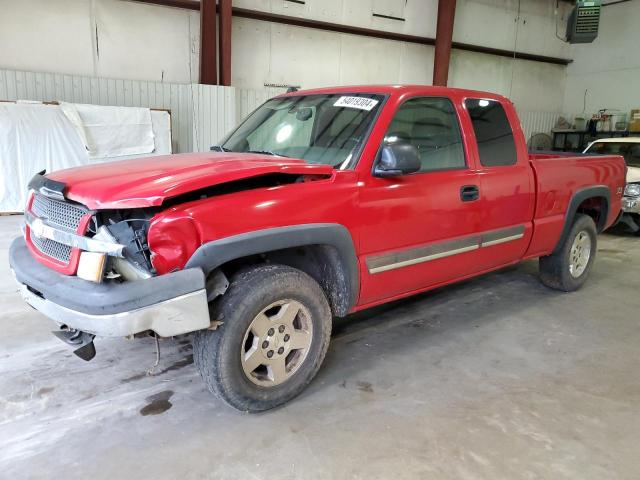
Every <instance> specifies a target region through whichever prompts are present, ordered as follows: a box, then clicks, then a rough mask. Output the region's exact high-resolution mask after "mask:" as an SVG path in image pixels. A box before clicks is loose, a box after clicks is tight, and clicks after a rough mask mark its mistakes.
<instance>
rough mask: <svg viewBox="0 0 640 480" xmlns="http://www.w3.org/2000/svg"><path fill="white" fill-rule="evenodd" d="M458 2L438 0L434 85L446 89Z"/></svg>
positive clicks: (454, 0)
mask: <svg viewBox="0 0 640 480" xmlns="http://www.w3.org/2000/svg"><path fill="white" fill-rule="evenodd" d="M455 16H456V0H438V25H437V28H436V53H435V57H434V59H433V84H434V85H439V86H443V87H446V86H447V79H448V78H449V58H450V57H451V41H452V39H453V21H454V18H455Z"/></svg>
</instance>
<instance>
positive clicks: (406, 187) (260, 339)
mask: <svg viewBox="0 0 640 480" xmlns="http://www.w3.org/2000/svg"><path fill="white" fill-rule="evenodd" d="M212 150H214V151H213V152H211V153H205V154H200V153H194V154H183V155H171V156H166V157H153V158H148V159H144V160H130V161H120V162H112V163H105V164H100V165H95V166H87V167H79V168H72V169H68V170H63V171H58V172H53V173H50V174H47V175H44V172H42V173H41V174H37V175H36V176H35V177H34V178H33V179H32V181H31V183H30V188H31V190H32V193H31V195H30V198H29V201H28V204H27V207H26V210H25V229H24V238H22V237H21V238H17V239H16V240H15V241H14V242H13V244H12V246H11V250H10V262H11V266H12V269H13V271H14V273H15V276H16V278H17V280H18V282H19V283H20V284H21V291H22V295H23V297H24V299H25V300H26V301H27V302H28V303H29V304H30V305H32V306H33V307H35V308H36V309H38V310H40V311H41V312H42V313H44V314H45V315H46V316H48V317H50V318H52V319H53V320H54V321H55V322H56V323H58V324H59V325H60V327H61V329H60V331H58V332H56V334H57V336H59V337H60V338H62V339H63V340H65V341H66V342H67V343H69V344H71V345H73V346H75V347H76V353H78V355H79V356H81V357H83V358H85V359H90V358H92V357H93V355H95V348H94V346H93V339H94V336H96V335H97V336H134V335H139V334H145V333H150V334H152V335H154V336H156V337H158V336H159V337H169V336H174V335H180V334H185V333H190V332H195V335H194V339H193V343H194V360H195V364H196V366H197V368H198V370H199V371H200V374H201V376H202V378H203V379H204V381H205V383H206V384H207V386H208V388H209V389H210V390H211V391H212V392H213V393H215V394H216V395H217V396H219V397H220V398H221V399H222V400H224V401H225V402H226V403H228V404H229V405H231V406H233V407H235V408H237V409H240V410H245V411H260V410H266V409H269V408H272V407H274V406H276V405H279V404H282V403H284V402H286V401H288V400H290V399H291V398H293V397H294V396H295V395H297V394H298V393H300V392H301V391H302V390H303V389H304V387H305V386H306V385H307V384H308V383H309V382H310V381H311V379H312V378H313V377H314V375H315V374H316V372H317V371H318V369H319V368H320V365H321V363H322V361H323V359H324V356H325V353H326V351H327V348H328V345H329V338H330V332H331V322H332V317H333V316H345V315H347V314H349V313H351V312H354V311H357V310H361V309H365V308H368V307H371V306H374V305H378V304H381V303H384V302H390V301H392V300H395V299H398V298H401V297H405V296H408V295H412V294H415V293H418V292H423V291H425V290H428V289H433V288H436V287H439V286H442V285H446V284H449V283H452V282H456V281H459V280H462V279H466V278H469V277H473V276H476V275H481V274H483V273H485V272H489V271H492V270H495V269H499V268H502V267H504V266H507V265H511V264H514V263H516V262H520V261H522V260H524V259H529V258H536V257H539V258H540V260H539V264H540V277H541V280H542V282H543V283H544V284H546V285H548V286H550V287H553V288H556V289H560V290H564V291H572V290H575V289H577V288H579V287H580V286H581V285H582V284H583V283H584V281H585V280H586V278H587V276H588V274H589V271H590V269H591V267H592V265H593V261H594V258H595V254H596V242H597V239H596V234H597V232H600V231H602V230H604V229H605V228H607V227H608V226H610V225H611V224H612V223H613V222H614V221H615V219H616V217H617V216H618V214H619V212H620V202H621V195H622V191H623V189H624V185H625V165H624V160H623V159H622V157H619V156H599V157H594V156H587V157H583V156H575V157H567V156H553V155H544V154H538V155H530V154H529V153H528V152H527V147H526V143H525V139H524V136H523V133H522V131H521V128H520V124H519V121H518V118H517V115H516V112H515V109H514V107H513V105H512V104H511V102H509V101H508V100H507V99H505V98H503V97H501V96H498V95H493V94H488V93H483V92H477V91H470V90H458V89H449V88H439V87H426V86H365V87H341V88H327V89H318V90H310V91H300V92H294V93H289V94H286V95H282V96H279V97H277V98H274V99H271V100H269V101H268V102H266V103H265V104H264V105H262V106H261V107H260V108H258V109H257V110H256V111H255V112H253V113H252V114H251V115H250V116H249V117H248V118H247V119H246V120H245V121H244V122H243V123H242V124H241V125H240V126H239V127H238V128H237V129H236V130H235V131H233V132H232V133H231V134H230V135H228V136H227V138H226V139H225V140H223V141H222V142H221V143H220V145H219V146H216V147H212Z"/></svg>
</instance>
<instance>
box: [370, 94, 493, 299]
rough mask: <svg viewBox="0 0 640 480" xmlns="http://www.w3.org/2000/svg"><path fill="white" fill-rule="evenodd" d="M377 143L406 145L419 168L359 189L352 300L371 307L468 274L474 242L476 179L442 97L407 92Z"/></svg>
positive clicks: (477, 225) (448, 104)
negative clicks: (356, 292)
mask: <svg viewBox="0 0 640 480" xmlns="http://www.w3.org/2000/svg"><path fill="white" fill-rule="evenodd" d="M384 142H387V143H394V142H410V143H411V144H413V145H414V146H415V147H417V149H418V151H419V153H420V161H421V168H420V171H419V172H417V173H414V174H410V175H402V176H397V177H390V178H378V177H375V176H373V175H372V174H371V175H368V176H367V178H366V179H365V180H364V183H365V184H364V185H363V188H361V190H360V192H361V193H360V207H361V212H362V224H363V227H362V231H361V236H360V238H361V252H362V256H361V259H362V260H361V266H360V267H361V278H362V290H361V297H360V303H361V304H371V303H376V302H379V301H382V300H385V299H389V298H391V297H396V296H401V295H404V294H409V293H412V292H415V291H419V290H423V289H426V288H428V287H433V286H436V285H439V284H442V283H446V282H448V281H451V280H453V279H456V278H460V277H463V276H465V275H469V274H472V273H473V272H474V271H475V269H474V267H473V265H474V260H473V257H474V255H475V254H476V253H477V252H475V250H477V248H478V245H479V236H478V232H479V231H480V218H481V215H480V213H481V212H480V195H481V193H480V191H479V185H480V182H479V178H478V173H477V172H476V170H475V168H474V165H470V164H469V160H468V159H469V156H468V155H467V154H466V151H465V150H466V149H465V146H464V143H463V140H462V135H461V132H460V123H459V118H458V114H457V111H456V109H455V108H454V105H453V103H452V101H451V100H450V99H449V98H443V97H415V98H411V99H409V100H407V101H406V102H404V103H403V104H402V105H400V107H398V110H397V111H396V113H395V115H394V118H393V120H392V121H391V123H390V126H389V128H388V129H387V132H386V135H385V137H384Z"/></svg>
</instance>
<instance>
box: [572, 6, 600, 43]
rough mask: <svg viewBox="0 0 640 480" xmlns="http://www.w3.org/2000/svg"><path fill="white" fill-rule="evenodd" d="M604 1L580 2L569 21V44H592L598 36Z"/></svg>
mask: <svg viewBox="0 0 640 480" xmlns="http://www.w3.org/2000/svg"><path fill="white" fill-rule="evenodd" d="M601 9H602V0H589V1H587V0H578V2H577V4H576V6H575V7H573V11H572V12H571V15H570V16H569V20H568V21H567V42H569V43H591V42H593V41H594V40H595V38H596V37H597V36H598V27H599V26H600V10H601Z"/></svg>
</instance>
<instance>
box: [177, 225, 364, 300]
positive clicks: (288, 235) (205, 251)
mask: <svg viewBox="0 0 640 480" xmlns="http://www.w3.org/2000/svg"><path fill="white" fill-rule="evenodd" d="M307 245H329V246H332V247H334V248H335V249H336V250H337V252H338V254H339V256H340V260H341V264H342V266H343V268H344V269H345V279H347V281H348V282H349V285H347V290H348V292H349V297H350V298H349V307H350V308H351V307H353V305H355V302H356V300H357V298H358V292H359V288H360V276H359V273H358V257H357V255H356V250H355V247H354V244H353V239H352V238H351V234H350V233H349V230H347V228H346V227H344V226H343V225H340V224H337V223H310V224H304V225H291V226H286V227H277V228H268V229H265V230H257V231H253V232H247V233H241V234H239V235H233V236H231V237H226V238H221V239H219V240H214V241H211V242H207V243H205V244H203V245H201V246H200V247H199V248H198V249H197V250H196V251H195V252H194V253H193V255H192V256H191V258H190V259H189V261H188V262H187V264H186V266H185V268H196V267H197V268H201V269H202V270H203V271H204V273H205V275H208V274H209V273H210V272H212V271H213V270H215V269H216V268H218V267H219V266H220V265H223V264H225V263H227V262H229V261H231V260H236V259H238V258H242V257H247V256H250V255H257V254H260V253H267V252H272V251H275V250H282V249H285V248H292V247H302V246H307ZM350 308H349V309H350Z"/></svg>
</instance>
